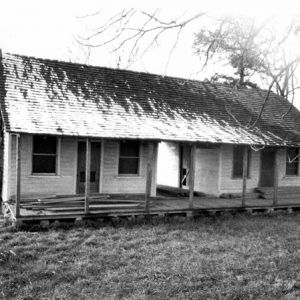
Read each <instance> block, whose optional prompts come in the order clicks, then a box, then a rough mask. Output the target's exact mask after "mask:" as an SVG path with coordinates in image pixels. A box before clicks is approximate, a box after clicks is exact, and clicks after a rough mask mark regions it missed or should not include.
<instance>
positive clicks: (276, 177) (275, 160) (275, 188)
mask: <svg viewBox="0 0 300 300" xmlns="http://www.w3.org/2000/svg"><path fill="white" fill-rule="evenodd" d="M276 205H278V150H277V149H276V150H275V159H274V193H273V206H276Z"/></svg>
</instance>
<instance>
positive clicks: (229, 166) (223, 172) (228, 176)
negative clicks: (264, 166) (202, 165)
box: [220, 145, 260, 194]
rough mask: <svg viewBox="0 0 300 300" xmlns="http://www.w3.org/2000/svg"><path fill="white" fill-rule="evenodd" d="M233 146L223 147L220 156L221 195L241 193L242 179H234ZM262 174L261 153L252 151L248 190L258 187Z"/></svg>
mask: <svg viewBox="0 0 300 300" xmlns="http://www.w3.org/2000/svg"><path fill="white" fill-rule="evenodd" d="M232 172H233V146H232V145H222V146H221V155H220V193H221V194H222V193H240V192H241V191H242V185H243V180H242V178H233V177H232ZM259 172H260V152H258V151H257V152H256V151H253V150H252V151H251V164H250V174H249V175H250V178H248V180H247V190H248V191H250V190H253V189H254V188H255V187H258V184H259Z"/></svg>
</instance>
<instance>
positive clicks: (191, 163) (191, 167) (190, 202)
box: [189, 144, 196, 210]
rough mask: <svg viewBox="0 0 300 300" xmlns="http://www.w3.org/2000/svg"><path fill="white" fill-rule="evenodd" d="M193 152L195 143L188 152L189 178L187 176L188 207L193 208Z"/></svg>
mask: <svg viewBox="0 0 300 300" xmlns="http://www.w3.org/2000/svg"><path fill="white" fill-rule="evenodd" d="M195 152H196V145H195V144H192V146H191V154H190V166H189V167H190V178H189V209H190V210H192V209H193V208H194V188H195Z"/></svg>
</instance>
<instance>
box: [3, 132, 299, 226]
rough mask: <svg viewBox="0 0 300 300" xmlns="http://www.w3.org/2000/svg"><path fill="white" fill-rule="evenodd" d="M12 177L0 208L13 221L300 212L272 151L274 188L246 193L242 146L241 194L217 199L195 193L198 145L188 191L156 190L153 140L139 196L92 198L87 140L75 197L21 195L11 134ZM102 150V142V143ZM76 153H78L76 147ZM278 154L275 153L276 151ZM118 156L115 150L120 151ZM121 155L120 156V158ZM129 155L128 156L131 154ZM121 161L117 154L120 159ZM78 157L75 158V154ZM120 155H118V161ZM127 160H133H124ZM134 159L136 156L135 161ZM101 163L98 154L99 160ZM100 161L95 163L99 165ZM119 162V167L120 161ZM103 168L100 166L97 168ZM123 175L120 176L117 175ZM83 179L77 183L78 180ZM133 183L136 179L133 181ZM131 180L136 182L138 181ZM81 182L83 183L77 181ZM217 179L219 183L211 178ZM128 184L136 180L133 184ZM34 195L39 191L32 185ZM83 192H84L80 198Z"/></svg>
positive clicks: (18, 148)
mask: <svg viewBox="0 0 300 300" xmlns="http://www.w3.org/2000/svg"><path fill="white" fill-rule="evenodd" d="M14 136H15V153H16V156H15V168H16V169H15V174H16V182H15V184H16V186H15V190H16V194H15V195H14V196H13V197H11V198H10V199H9V200H8V201H6V202H5V203H4V210H5V212H6V213H8V214H10V215H11V217H12V218H13V219H14V220H20V221H30V220H51V219H52V220H56V219H57V220H58V219H76V218H91V217H92V218H96V217H112V216H134V215H160V214H186V215H187V216H195V215H197V214H199V213H201V212H203V211H214V212H215V211H227V210H230V211H249V210H251V211H254V210H259V211H261V210H270V209H289V210H292V209H298V208H299V207H300V197H299V195H300V187H296V186H289V187H278V159H277V150H276V149H275V150H273V152H274V155H275V156H274V163H275V164H274V172H273V173H272V174H273V187H271V188H256V189H255V190H254V191H251V192H249V190H247V180H248V160H249V157H248V150H249V146H248V145H244V146H243V149H244V150H243V157H242V164H243V166H242V180H241V189H240V190H241V193H230V194H227V195H222V196H221V197H217V196H211V195H210V194H206V193H202V194H201V193H199V191H196V190H195V174H196V172H195V170H196V159H195V157H196V149H197V147H198V146H199V143H186V144H185V145H186V148H187V149H188V151H189V156H190V157H189V160H188V164H189V165H188V169H189V179H188V188H174V187H170V186H158V185H157V176H156V175H157V174H156V172H157V153H158V144H159V142H158V141H153V140H148V141H143V145H144V146H143V147H144V148H145V149H147V150H146V151H144V160H143V164H144V167H145V168H144V171H143V172H144V173H143V176H142V178H143V181H144V193H134V192H133V193H103V192H102V193H101V192H100V193H99V192H97V193H95V192H94V191H93V190H92V191H91V182H93V181H94V180H91V174H92V172H91V163H92V162H93V159H91V157H92V155H91V149H92V147H91V145H92V139H91V138H86V139H85V140H84V142H83V141H82V139H80V142H78V146H79V145H81V144H82V143H84V145H85V147H84V152H85V158H86V159H84V174H83V176H81V174H80V173H78V174H79V175H78V176H77V177H78V178H79V179H78V178H77V182H80V183H81V186H82V187H83V188H81V189H77V191H78V192H77V193H74V194H62V193H60V194H57V195H56V194H49V195H33V196H28V195H22V191H21V186H22V184H21V183H22V176H21V174H22V172H21V168H22V163H21V161H22V160H23V159H24V158H22V142H21V140H22V139H21V135H18V134H15V135H14ZM102 145H103V143H102ZM78 149H79V148H78ZM278 149H279V148H278ZM119 152H120V149H119ZM119 154H120V153H119ZM130 155H131V154H130ZM119 156H120V155H119ZM77 157H78V154H77ZM122 157H123V156H120V159H121V158H122ZM129 158H130V159H132V156H129ZM134 158H135V157H134ZM101 159H103V155H102V156H101V158H100V162H101ZM98 163H99V162H97V164H98ZM119 163H120V162H119ZM102 164H103V163H102ZM121 175H122V174H121ZM81 177H82V178H81ZM132 178H133V179H134V178H135V177H132ZM136 178H139V179H140V178H141V176H137V177H136ZM81 179H83V181H84V182H82V180H81ZM216 180H218V179H217V178H216ZM132 182H133V183H134V182H135V181H132ZM36 188H37V190H38V186H36ZM82 191H83V193H82Z"/></svg>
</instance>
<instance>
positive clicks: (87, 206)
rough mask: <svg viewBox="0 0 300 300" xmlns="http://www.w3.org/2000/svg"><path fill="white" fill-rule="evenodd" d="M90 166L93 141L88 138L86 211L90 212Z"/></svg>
mask: <svg viewBox="0 0 300 300" xmlns="http://www.w3.org/2000/svg"><path fill="white" fill-rule="evenodd" d="M90 168H91V143H90V140H89V139H88V138H87V139H86V155H85V195H84V197H85V208H84V210H85V213H86V214H88V213H89V193H90Z"/></svg>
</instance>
